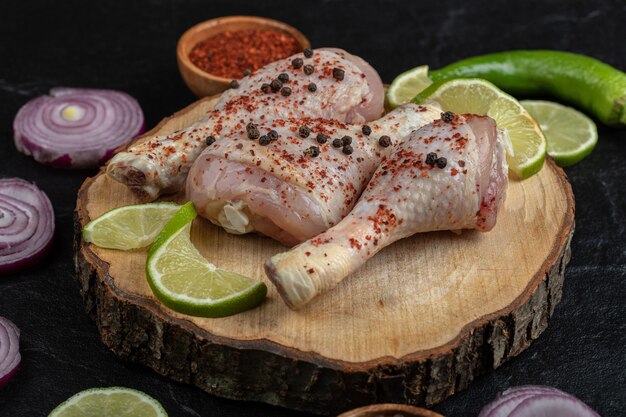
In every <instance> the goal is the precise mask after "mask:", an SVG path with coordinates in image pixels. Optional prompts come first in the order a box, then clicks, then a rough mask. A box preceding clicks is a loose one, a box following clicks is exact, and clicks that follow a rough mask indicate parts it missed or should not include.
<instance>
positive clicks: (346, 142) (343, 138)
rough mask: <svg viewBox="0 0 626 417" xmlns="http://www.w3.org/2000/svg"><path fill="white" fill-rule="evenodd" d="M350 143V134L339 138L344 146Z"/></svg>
mask: <svg viewBox="0 0 626 417" xmlns="http://www.w3.org/2000/svg"><path fill="white" fill-rule="evenodd" d="M351 143H352V138H351V137H350V136H347V135H346V136H344V137H342V138H341V144H342V145H344V146H346V145H349V144H351Z"/></svg>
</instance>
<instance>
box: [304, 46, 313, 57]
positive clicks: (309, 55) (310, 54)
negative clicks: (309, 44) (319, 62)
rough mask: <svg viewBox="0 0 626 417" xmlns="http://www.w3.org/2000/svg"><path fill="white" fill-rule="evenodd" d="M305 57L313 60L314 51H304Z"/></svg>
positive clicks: (307, 49)
mask: <svg viewBox="0 0 626 417" xmlns="http://www.w3.org/2000/svg"><path fill="white" fill-rule="evenodd" d="M304 56H305V57H307V58H311V57H312V56H313V49H311V48H306V49H305V50H304Z"/></svg>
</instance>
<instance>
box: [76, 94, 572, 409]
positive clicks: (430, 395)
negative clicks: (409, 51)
mask: <svg viewBox="0 0 626 417" xmlns="http://www.w3.org/2000/svg"><path fill="white" fill-rule="evenodd" d="M215 100H216V99H215V98H207V99H203V100H200V101H198V102H197V103H195V104H193V105H191V106H189V107H187V108H186V109H184V110H182V111H180V112H179V113H177V114H175V115H174V116H172V117H170V118H168V119H165V120H164V121H163V122H161V123H160V124H159V125H158V126H157V127H156V128H155V129H153V130H152V131H151V132H149V133H148V134H147V135H146V136H151V135H154V134H165V133H170V132H174V131H176V130H179V129H182V128H184V127H185V126H188V125H189V124H191V123H192V122H193V121H195V120H198V119H199V118H201V117H202V116H203V115H204V114H205V113H206V112H207V111H209V110H210V109H211V108H212V106H213V105H214V103H215ZM139 140H142V139H139ZM103 172H104V171H103V170H101V171H100V174H98V175H97V176H96V177H93V178H90V179H88V180H86V181H85V183H84V184H83V186H82V188H81V189H80V191H79V195H78V202H77V208H76V242H75V262H76V267H77V273H78V277H79V279H80V281H81V285H82V293H83V296H84V300H85V303H86V308H87V310H88V312H89V313H90V314H92V316H93V317H94V318H95V319H96V322H97V323H98V326H99V330H100V333H101V336H102V339H103V341H104V343H105V344H106V345H107V346H109V347H110V348H111V349H112V350H113V351H114V352H115V353H117V354H118V355H119V356H120V357H123V358H126V359H130V360H133V361H136V362H140V363H143V364H145V365H147V366H150V367H152V368H153V369H155V370H156V371H157V372H159V373H161V374H164V375H167V376H169V377H172V378H174V379H176V380H179V381H184V382H188V383H192V384H194V385H197V386H199V387H201V388H202V389H204V390H206V391H208V392H210V393H213V394H216V395H220V396H225V397H229V398H235V399H246V400H259V401H265V402H268V403H271V404H277V405H281V406H285V407H290V408H294V409H301V410H308V411H312V412H316V413H319V414H332V413H337V412H340V411H344V410H347V409H349V408H353V407H355V406H359V405H365V404H370V403H375V402H401V403H409V404H414V405H432V404H434V403H437V402H439V401H442V400H443V399H445V398H446V397H447V396H449V395H451V394H453V393H454V392H456V391H458V390H460V389H463V388H464V387H466V386H467V385H468V384H469V382H471V381H472V380H473V379H474V378H475V377H476V376H477V375H479V374H481V373H484V372H486V371H489V370H492V369H495V368H497V367H498V366H499V365H501V364H502V363H503V362H504V361H506V360H507V359H509V358H511V357H513V356H515V355H517V354H519V353H520V352H521V351H522V350H524V349H525V348H526V347H528V346H529V344H530V342H531V341H532V340H534V339H536V338H537V337H538V336H539V334H540V333H541V332H542V331H543V330H544V329H545V327H546V326H547V320H548V318H549V316H550V315H551V314H552V312H553V311H554V307H555V305H556V304H557V303H558V301H559V300H560V297H561V291H562V285H563V275H564V270H565V265H566V264H567V262H568V261H569V243H570V240H571V236H572V234H573V231H574V199H573V195H572V191H571V187H570V185H569V183H568V181H567V179H566V177H565V174H564V173H563V171H562V170H561V169H560V168H558V167H557V166H556V165H554V164H553V163H552V161H547V162H546V165H545V167H544V169H543V170H542V171H541V172H540V173H539V174H538V175H535V176H533V177H531V178H530V179H527V180H525V181H521V182H520V181H514V180H513V181H511V182H510V184H509V189H508V194H507V198H506V201H505V203H504V207H503V209H502V211H501V213H500V215H499V218H498V223H497V225H496V227H495V228H494V229H493V230H492V231H491V232H488V233H479V232H475V231H464V232H463V233H462V234H461V235H455V234H453V233H451V232H436V233H425V234H420V235H416V236H413V237H411V238H408V239H405V240H402V241H400V242H397V243H395V244H393V245H391V246H390V247H387V248H386V249H384V250H383V251H382V252H381V253H379V254H378V255H376V256H375V257H374V258H373V259H372V260H371V261H369V262H368V263H367V264H366V265H365V267H363V268H362V269H361V270H359V271H358V272H357V273H355V274H353V275H352V276H350V277H349V278H348V279H346V280H344V281H343V282H342V283H341V284H340V285H339V286H338V287H337V288H336V289H335V290H333V291H331V292H330V293H328V294H325V295H323V296H321V297H319V299H317V300H316V301H314V302H313V303H311V304H310V305H308V306H306V307H305V308H303V309H302V310H299V311H293V310H290V309H289V308H287V306H286V305H285V304H283V302H282V301H281V299H280V296H279V295H278V294H277V292H276V290H275V288H274V287H273V286H272V285H271V284H270V283H269V281H268V280H267V278H266V277H265V275H264V273H263V263H264V261H265V260H267V259H268V258H270V257H271V256H272V255H274V254H275V253H277V252H279V251H282V250H284V249H285V248H284V247H281V245H280V244H279V243H277V242H275V241H273V240H271V239H269V238H265V237H262V236H257V235H244V236H233V235H229V234H227V233H226V232H224V231H223V230H221V229H219V228H217V227H215V226H213V225H212V224H210V223H209V222H208V221H205V220H203V219H197V220H196V221H195V223H194V225H193V227H192V241H193V242H194V244H195V245H196V246H197V247H198V249H199V250H200V251H201V253H203V254H204V255H205V256H206V257H207V258H208V259H209V260H210V261H211V262H213V263H214V264H216V265H218V266H219V267H221V268H224V269H228V270H232V271H236V272H238V273H241V274H244V275H247V276H251V277H255V278H257V279H260V280H264V281H265V282H266V283H267V285H268V287H269V292H268V298H267V300H266V301H265V302H264V303H263V304H262V305H261V306H260V307H259V308H256V309H253V310H251V311H248V312H245V313H242V314H239V315H236V316H232V317H227V318H221V319H206V318H197V317H191V316H186V315H183V314H178V313H176V312H174V311H172V310H170V309H168V308H167V307H164V306H163V305H161V304H160V303H159V302H158V301H157V300H156V299H155V298H154V297H153V295H152V293H151V290H150V288H149V286H148V283H147V281H146V278H145V272H144V270H145V260H146V250H136V251H129V252H122V251H115V250H108V249H101V248H97V247H95V246H93V245H90V244H84V243H83V242H81V241H80V230H81V228H82V226H84V225H85V224H86V223H87V222H88V221H89V220H90V219H93V218H95V217H96V216H98V215H100V214H102V213H104V212H106V211H107V210H110V209H112V208H115V207H120V206H123V205H126V204H133V203H137V202H138V200H136V199H135V197H134V196H133V195H132V194H131V193H130V192H129V191H128V190H127V189H126V188H125V187H124V186H123V185H121V184H118V183H116V182H115V181H112V180H111V179H109V178H108V177H107V176H106V175H105V174H104V173H103ZM163 200H174V201H180V202H182V201H183V196H170V197H169V198H164V199H163Z"/></svg>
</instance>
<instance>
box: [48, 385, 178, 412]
mask: <svg viewBox="0 0 626 417" xmlns="http://www.w3.org/2000/svg"><path fill="white" fill-rule="evenodd" d="M48 417H167V413H166V412H165V410H164V409H163V407H162V406H161V404H159V402H158V401H157V400H155V399H154V398H152V397H150V396H149V395H146V394H144V393H143V392H141V391H137V390H134V389H130V388H123V387H110V388H92V389H88V390H85V391H81V392H79V393H78V394H76V395H74V396H72V397H70V398H69V399H68V400H66V401H65V402H63V403H62V404H61V405H59V406H58V407H57V408H55V409H54V410H52V412H51V413H50V414H49V415H48Z"/></svg>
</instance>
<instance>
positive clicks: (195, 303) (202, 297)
mask: <svg viewBox="0 0 626 417" xmlns="http://www.w3.org/2000/svg"><path fill="white" fill-rule="evenodd" d="M195 217H196V210H195V209H194V206H193V203H191V202H189V203H187V204H185V205H184V206H183V207H182V208H181V209H180V210H179V211H178V212H177V213H176V214H175V215H174V217H172V219H171V220H170V221H169V222H168V223H167V224H166V225H165V228H164V229H163V231H162V232H161V233H160V234H159V236H158V237H157V240H156V241H155V242H154V244H153V245H152V247H151V248H150V251H149V252H148V260H147V263H146V274H147V276H148V283H149V284H150V287H151V288H152V291H153V292H154V295H155V296H156V297H157V298H158V299H159V300H160V301H161V302H162V303H163V304H165V305H166V306H168V307H169V308H171V309H172V310H175V311H178V312H180V313H185V314H190V315H193V316H203V317H224V316H230V315H232V314H237V313H239V312H242V311H244V310H248V309H250V308H252V307H255V306H257V305H258V304H260V303H261V301H263V299H264V298H265V295H266V294H267V287H266V286H265V284H263V283H262V282H258V281H256V280H253V279H252V278H248V277H245V276H243V275H239V274H236V273H234V272H228V271H224V270H221V269H218V268H216V267H215V265H213V264H211V263H209V262H208V261H207V260H206V259H205V258H204V257H203V256H202V255H201V254H200V252H198V250H197V249H196V247H195V246H194V245H193V243H191V239H190V230H191V223H192V220H193V219H194V218H195Z"/></svg>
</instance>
